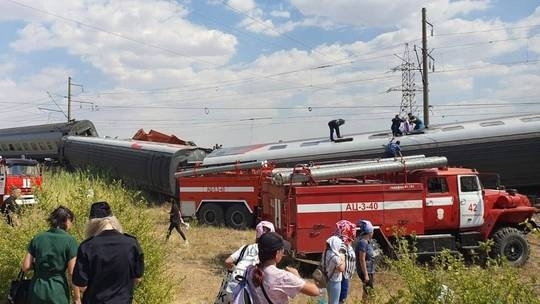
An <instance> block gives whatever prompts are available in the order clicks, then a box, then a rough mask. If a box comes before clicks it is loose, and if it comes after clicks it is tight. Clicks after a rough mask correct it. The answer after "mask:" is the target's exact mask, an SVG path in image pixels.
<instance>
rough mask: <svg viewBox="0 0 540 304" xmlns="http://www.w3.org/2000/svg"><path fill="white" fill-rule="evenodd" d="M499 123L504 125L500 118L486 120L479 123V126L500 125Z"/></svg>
mask: <svg viewBox="0 0 540 304" xmlns="http://www.w3.org/2000/svg"><path fill="white" fill-rule="evenodd" d="M500 125H504V122H502V121H500V120H496V121H487V122H482V123H480V126H482V127H490V126H500Z"/></svg>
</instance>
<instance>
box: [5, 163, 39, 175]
mask: <svg viewBox="0 0 540 304" xmlns="http://www.w3.org/2000/svg"><path fill="white" fill-rule="evenodd" d="M7 174H9V175H26V176H38V175H39V171H38V167H37V166H35V165H26V164H11V165H9V166H8V168H7Z"/></svg>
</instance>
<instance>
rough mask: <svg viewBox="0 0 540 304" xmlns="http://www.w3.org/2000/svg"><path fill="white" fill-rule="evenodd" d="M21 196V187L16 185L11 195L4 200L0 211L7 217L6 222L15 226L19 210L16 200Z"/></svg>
mask: <svg viewBox="0 0 540 304" xmlns="http://www.w3.org/2000/svg"><path fill="white" fill-rule="evenodd" d="M20 197H21V189H19V188H17V187H14V188H12V189H11V195H10V196H9V197H8V198H6V200H4V201H3V202H2V205H1V206H0V211H1V212H2V214H3V215H4V216H5V218H6V223H8V225H10V226H11V227H15V220H16V219H15V217H16V215H15V214H16V213H17V210H18V207H17V202H16V200H17V199H18V198H20Z"/></svg>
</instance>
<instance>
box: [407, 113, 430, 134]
mask: <svg viewBox="0 0 540 304" xmlns="http://www.w3.org/2000/svg"><path fill="white" fill-rule="evenodd" d="M407 115H408V116H409V122H410V123H413V124H414V129H413V131H415V132H420V131H423V130H424V129H425V128H426V126H424V122H423V121H422V120H421V119H420V118H418V117H416V116H414V115H413V114H412V113H409V114H407Z"/></svg>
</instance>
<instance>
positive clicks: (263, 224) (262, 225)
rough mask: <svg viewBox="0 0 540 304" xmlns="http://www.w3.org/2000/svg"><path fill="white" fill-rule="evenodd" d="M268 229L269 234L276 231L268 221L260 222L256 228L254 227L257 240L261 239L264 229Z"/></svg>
mask: <svg viewBox="0 0 540 304" xmlns="http://www.w3.org/2000/svg"><path fill="white" fill-rule="evenodd" d="M265 227H266V228H268V229H270V231H269V232H275V231H276V229H275V228H274V224H272V223H271V222H268V221H260V222H259V223H258V224H257V226H256V227H255V231H256V233H257V239H258V238H260V237H261V235H263V234H264V228H265Z"/></svg>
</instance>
